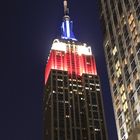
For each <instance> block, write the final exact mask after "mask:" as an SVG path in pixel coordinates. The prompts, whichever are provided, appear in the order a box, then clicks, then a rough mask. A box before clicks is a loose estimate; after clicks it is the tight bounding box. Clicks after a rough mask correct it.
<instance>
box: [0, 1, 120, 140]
mask: <svg viewBox="0 0 140 140" xmlns="http://www.w3.org/2000/svg"><path fill="white" fill-rule="evenodd" d="M62 1H63V0H17V1H14V0H13V1H12V0H9V1H4V2H3V3H2V4H0V5H1V7H0V9H1V11H0V49H1V51H0V52H1V55H0V65H1V66H0V84H1V86H0V95H1V97H0V139H1V140H19V139H20V140H43V136H42V135H43V133H42V98H43V87H44V69H45V63H46V60H47V57H48V53H49V50H50V48H51V44H52V41H53V39H55V38H57V37H58V36H59V35H60V26H61V22H62V17H63V3H62ZM69 5H70V6H69V7H70V17H71V19H72V20H73V21H74V32H75V36H76V38H77V39H78V40H79V41H81V42H85V43H88V45H91V46H92V48H93V53H94V55H95V58H96V63H97V69H98V73H99V75H100V77H101V83H102V90H103V97H104V107H105V112H106V120H107V127H108V134H109V140H117V138H116V129H115V123H114V119H113V111H112V104H111V97H110V93H109V87H108V81H107V74H106V64H105V58H104V54H103V47H102V40H103V39H102V32H101V29H100V23H99V13H98V6H97V1H96V0H86V1H84V0H70V2H69Z"/></svg>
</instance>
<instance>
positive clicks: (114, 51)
mask: <svg viewBox="0 0 140 140" xmlns="http://www.w3.org/2000/svg"><path fill="white" fill-rule="evenodd" d="M116 53H117V48H116V46H115V47H114V49H113V55H115V54H116Z"/></svg>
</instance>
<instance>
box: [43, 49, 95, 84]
mask: <svg viewBox="0 0 140 140" xmlns="http://www.w3.org/2000/svg"><path fill="white" fill-rule="evenodd" d="M51 69H58V70H64V71H68V73H69V74H72V73H73V72H74V73H75V74H76V75H82V74H83V73H88V74H93V75H97V71H96V64H95V59H94V57H93V56H92V55H85V54H83V55H79V54H78V53H77V52H76V48H75V47H73V48H68V50H67V52H65V51H60V50H59V51H58V50H51V53H50V57H49V59H48V63H47V64H46V69H45V83H46V81H47V79H48V76H49V73H50V70H51Z"/></svg>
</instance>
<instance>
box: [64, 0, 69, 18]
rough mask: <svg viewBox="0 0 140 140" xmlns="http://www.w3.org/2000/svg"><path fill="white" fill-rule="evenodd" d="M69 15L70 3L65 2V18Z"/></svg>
mask: <svg viewBox="0 0 140 140" xmlns="http://www.w3.org/2000/svg"><path fill="white" fill-rule="evenodd" d="M68 14H69V8H68V2H67V0H64V16H66V15H68Z"/></svg>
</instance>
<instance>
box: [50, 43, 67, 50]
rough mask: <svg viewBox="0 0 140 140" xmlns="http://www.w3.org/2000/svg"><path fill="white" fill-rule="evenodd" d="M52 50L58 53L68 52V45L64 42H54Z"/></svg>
mask: <svg viewBox="0 0 140 140" xmlns="http://www.w3.org/2000/svg"><path fill="white" fill-rule="evenodd" d="M52 50H57V51H64V52H66V44H65V43H63V42H54V43H53V44H52Z"/></svg>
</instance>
